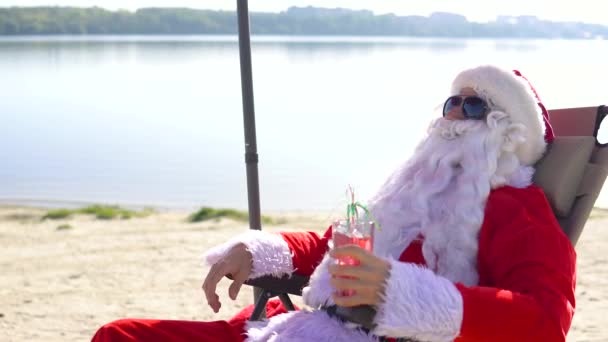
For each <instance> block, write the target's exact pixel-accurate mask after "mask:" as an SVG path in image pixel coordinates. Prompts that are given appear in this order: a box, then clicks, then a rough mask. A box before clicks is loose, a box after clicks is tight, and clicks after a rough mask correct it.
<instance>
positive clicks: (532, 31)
mask: <svg viewBox="0 0 608 342" xmlns="http://www.w3.org/2000/svg"><path fill="white" fill-rule="evenodd" d="M250 17H251V19H250V21H251V25H250V26H251V32H252V33H253V34H287V35H361V36H367V35H369V36H378V35H386V36H397V37H460V38H470V37H486V38H509V37H510V38H525V39H539V38H550V39H608V26H604V25H599V24H587V23H583V22H554V21H550V20H543V19H540V18H538V17H536V16H527V15H521V16H498V17H497V18H496V20H494V21H490V22H487V23H480V22H473V21H468V20H467V18H466V17H465V16H463V15H460V14H455V13H448V12H434V13H432V14H431V15H429V16H428V17H426V16H420V15H405V16H402V15H395V14H379V15H377V14H375V13H374V12H372V11H369V10H351V9H345V8H322V7H312V6H307V7H290V8H288V9H287V10H286V11H282V12H279V13H274V12H268V13H264V12H251V13H250ZM0 22H2V24H3V25H2V26H0V35H7V36H10V35H22V34H33V35H46V34H87V35H88V34H186V35H187V34H235V33H236V32H237V26H238V25H237V15H236V12H235V11H222V10H219V11H218V10H202V9H191V8H139V9H137V10H136V11H127V10H116V11H112V10H107V9H103V8H100V7H69V6H37V7H0Z"/></svg>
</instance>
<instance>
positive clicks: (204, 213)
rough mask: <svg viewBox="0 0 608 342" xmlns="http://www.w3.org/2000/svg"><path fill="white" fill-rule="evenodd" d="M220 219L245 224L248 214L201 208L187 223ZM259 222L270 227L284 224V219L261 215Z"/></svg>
mask: <svg viewBox="0 0 608 342" xmlns="http://www.w3.org/2000/svg"><path fill="white" fill-rule="evenodd" d="M221 218H228V219H231V220H234V221H241V222H247V221H248V220H249V214H248V213H247V212H246V211H242V210H236V209H215V208H210V207H202V208H201V209H199V210H198V211H197V212H195V213H193V214H192V215H190V216H189V217H188V222H192V223H194V222H203V221H208V220H219V219H221ZM261 220H262V223H264V224H270V225H275V224H283V223H285V222H286V220H285V219H284V218H274V217H270V216H266V215H262V217H261Z"/></svg>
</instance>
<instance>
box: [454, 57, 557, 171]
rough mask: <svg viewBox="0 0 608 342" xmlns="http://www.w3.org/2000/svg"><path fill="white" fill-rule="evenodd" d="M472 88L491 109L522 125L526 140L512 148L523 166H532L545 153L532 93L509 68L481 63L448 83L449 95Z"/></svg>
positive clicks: (543, 130) (542, 131)
mask: <svg viewBox="0 0 608 342" xmlns="http://www.w3.org/2000/svg"><path fill="white" fill-rule="evenodd" d="M463 88H472V89H473V90H475V92H476V93H477V94H478V95H479V96H481V97H482V98H484V99H485V100H486V101H487V102H488V105H489V106H490V107H491V108H492V110H500V111H503V112H505V113H507V114H508V115H509V116H510V118H511V121H512V122H513V123H514V124H521V125H523V126H524V127H525V128H526V132H525V137H526V141H525V142H523V143H522V144H520V145H519V146H518V147H517V149H516V150H515V155H517V157H518V158H519V161H520V162H521V163H522V164H524V165H532V164H534V163H535V162H536V161H538V160H539V159H540V158H541V157H542V155H543V153H544V152H545V149H546V146H547V143H546V142H545V123H544V121H543V116H542V112H541V110H540V107H539V106H538V101H537V99H536V96H535V95H534V93H533V92H532V89H531V88H530V86H529V85H528V83H527V82H526V80H524V79H523V78H522V77H519V76H517V75H515V74H514V73H513V72H512V71H510V70H503V69H500V68H498V67H495V66H492V65H483V66H479V67H476V68H472V69H467V70H464V71H462V72H461V73H460V74H458V75H457V76H456V78H455V79H454V81H453V82H452V90H451V93H452V95H456V94H459V93H460V92H461V90H462V89H463Z"/></svg>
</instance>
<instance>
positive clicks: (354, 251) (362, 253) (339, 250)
mask: <svg viewBox="0 0 608 342" xmlns="http://www.w3.org/2000/svg"><path fill="white" fill-rule="evenodd" d="M329 255H330V256H331V257H332V258H341V257H352V258H355V259H357V260H359V262H360V263H362V264H370V266H374V265H379V264H380V263H381V262H382V261H383V260H382V259H380V258H378V257H377V256H375V255H373V254H372V253H370V252H369V251H367V250H365V249H363V248H361V247H359V246H357V245H345V246H340V247H336V248H334V249H332V250H331V251H330V252H329Z"/></svg>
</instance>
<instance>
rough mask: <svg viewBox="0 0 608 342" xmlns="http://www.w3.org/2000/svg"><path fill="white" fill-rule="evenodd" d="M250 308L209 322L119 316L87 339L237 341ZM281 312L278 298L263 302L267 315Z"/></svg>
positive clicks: (104, 341) (241, 337)
mask: <svg viewBox="0 0 608 342" xmlns="http://www.w3.org/2000/svg"><path fill="white" fill-rule="evenodd" d="M252 312H253V305H250V306H248V307H247V308H245V309H243V310H242V311H241V312H239V313H238V314H237V315H236V316H234V317H233V318H231V319H230V320H228V321H213V322H197V321H175V320H157V319H135V318H127V319H120V320H117V321H114V322H110V323H108V324H106V325H104V326H103V327H101V328H100V329H99V330H97V333H95V336H93V339H92V340H91V341H92V342H109V341H151V342H157V341H173V342H190V341H192V342H193V341H205V342H216V341H217V342H224V341H239V342H241V341H244V340H245V338H246V336H245V334H244V332H245V323H246V322H247V319H249V317H250V316H251V313H252ZM285 312H287V311H286V310H285V308H284V307H283V305H282V304H281V302H280V301H279V300H271V301H269V302H268V305H266V316H267V317H272V316H276V315H278V314H281V313H285Z"/></svg>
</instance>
